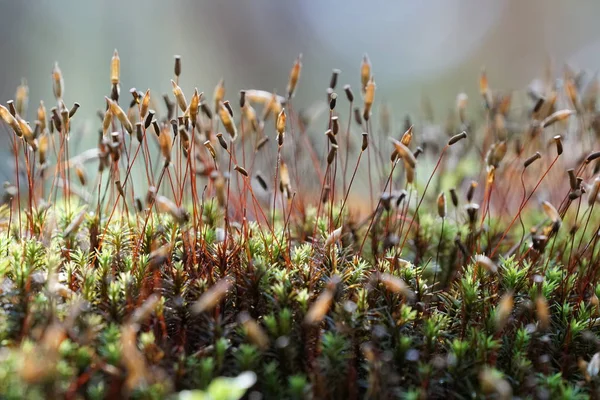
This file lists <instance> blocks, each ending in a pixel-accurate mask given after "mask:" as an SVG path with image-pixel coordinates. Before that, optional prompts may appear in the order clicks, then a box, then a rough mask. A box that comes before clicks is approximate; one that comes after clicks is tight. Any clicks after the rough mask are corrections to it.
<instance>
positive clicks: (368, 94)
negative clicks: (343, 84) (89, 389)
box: [363, 77, 375, 121]
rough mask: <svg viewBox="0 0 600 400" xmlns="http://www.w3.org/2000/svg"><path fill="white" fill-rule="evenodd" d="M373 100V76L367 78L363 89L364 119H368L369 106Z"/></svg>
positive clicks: (369, 113)
mask: <svg viewBox="0 0 600 400" xmlns="http://www.w3.org/2000/svg"><path fill="white" fill-rule="evenodd" d="M374 100H375V80H374V79H373V77H371V79H369V82H368V83H367V86H366V89H365V98H364V109H363V118H364V120H365V121H368V120H369V117H370V116H371V107H372V106H373V101H374Z"/></svg>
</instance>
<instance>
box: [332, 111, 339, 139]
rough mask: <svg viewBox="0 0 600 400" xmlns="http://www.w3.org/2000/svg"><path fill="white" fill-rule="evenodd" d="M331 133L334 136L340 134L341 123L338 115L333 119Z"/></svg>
mask: <svg viewBox="0 0 600 400" xmlns="http://www.w3.org/2000/svg"><path fill="white" fill-rule="evenodd" d="M331 131H332V132H333V134H334V135H337V134H338V133H339V132H340V121H339V118H338V116H337V115H336V116H334V117H331Z"/></svg>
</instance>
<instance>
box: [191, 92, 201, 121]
mask: <svg viewBox="0 0 600 400" xmlns="http://www.w3.org/2000/svg"><path fill="white" fill-rule="evenodd" d="M201 98H202V93H198V88H194V94H193V95H192V100H191V101H190V108H189V114H190V119H191V121H192V126H193V127H196V118H197V117H198V108H199V107H200V99H201Z"/></svg>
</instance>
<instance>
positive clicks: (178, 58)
mask: <svg viewBox="0 0 600 400" xmlns="http://www.w3.org/2000/svg"><path fill="white" fill-rule="evenodd" d="M173 72H174V73H175V76H176V77H179V76H180V75H181V56H180V55H175V66H174V67H173Z"/></svg>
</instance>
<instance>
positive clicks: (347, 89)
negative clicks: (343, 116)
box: [344, 85, 354, 103]
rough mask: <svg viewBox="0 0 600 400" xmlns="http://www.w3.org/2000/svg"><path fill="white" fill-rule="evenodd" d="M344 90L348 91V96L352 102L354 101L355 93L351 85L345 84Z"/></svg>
mask: <svg viewBox="0 0 600 400" xmlns="http://www.w3.org/2000/svg"><path fill="white" fill-rule="evenodd" d="M344 92H345V93H346V98H347V99H348V101H349V102H350V103H352V102H354V93H352V88H351V87H350V85H344Z"/></svg>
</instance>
